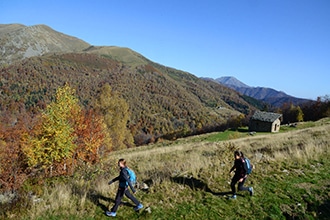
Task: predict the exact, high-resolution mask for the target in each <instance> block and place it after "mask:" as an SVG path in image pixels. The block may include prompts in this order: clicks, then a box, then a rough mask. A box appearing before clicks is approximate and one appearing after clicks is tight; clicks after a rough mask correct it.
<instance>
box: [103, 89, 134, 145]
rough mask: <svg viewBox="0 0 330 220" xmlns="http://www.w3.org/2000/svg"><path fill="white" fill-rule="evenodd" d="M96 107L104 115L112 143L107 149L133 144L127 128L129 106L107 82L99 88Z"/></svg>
mask: <svg viewBox="0 0 330 220" xmlns="http://www.w3.org/2000/svg"><path fill="white" fill-rule="evenodd" d="M98 109H99V111H100V112H101V113H102V115H103V116H104V122H105V124H106V127H107V132H108V134H109V135H110V137H111V142H112V145H111V146H109V148H108V149H113V150H117V149H123V148H127V147H130V146H132V145H133V137H132V134H131V133H130V131H129V130H128V128H127V122H128V118H129V106H128V104H127V103H126V101H125V100H124V99H122V98H120V97H119V96H118V94H116V93H115V92H113V91H112V89H111V86H110V85H109V84H105V85H104V86H103V87H102V89H101V94H100V97H99V100H98Z"/></svg>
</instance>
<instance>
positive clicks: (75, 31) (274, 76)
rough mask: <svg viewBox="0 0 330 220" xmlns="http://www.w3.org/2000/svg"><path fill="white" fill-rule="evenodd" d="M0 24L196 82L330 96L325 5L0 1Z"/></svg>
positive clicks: (210, 0) (295, 0) (208, 0)
mask: <svg viewBox="0 0 330 220" xmlns="http://www.w3.org/2000/svg"><path fill="white" fill-rule="evenodd" d="M0 9H1V13H0V23H1V24H9V23H20V24H24V25H27V26H30V25H36V24H45V25H48V26H50V27H51V28H53V29H55V30H57V31H59V32H62V33H65V34H68V35H72V36H75V37H78V38H80V39H82V40H84V41H86V42H88V43H90V44H92V45H97V46H101V45H102V46H122V47H128V48H131V49H133V50H135V51H136V52H138V53H140V54H142V55H143V56H145V57H147V58H148V59H150V60H152V61H155V62H157V63H160V64H163V65H166V66H170V67H174V68H176V69H180V70H184V71H187V72H189V73H191V74H193V75H195V76H198V77H211V78H218V77H222V76H234V77H236V78H237V79H238V80H240V81H242V82H243V83H245V84H247V85H250V86H263V87H270V88H274V89H276V90H280V91H284V92H285V93H287V94H289V95H293V96H296V97H300V98H310V99H316V97H318V96H325V95H330V0H198V1H197V0H143V1H142V0H94V1H83V0H80V1H74V0H72V1H70V0H56V1H55V0H54V1H51V0H48V1H47V0H42V1H38V0H0Z"/></svg>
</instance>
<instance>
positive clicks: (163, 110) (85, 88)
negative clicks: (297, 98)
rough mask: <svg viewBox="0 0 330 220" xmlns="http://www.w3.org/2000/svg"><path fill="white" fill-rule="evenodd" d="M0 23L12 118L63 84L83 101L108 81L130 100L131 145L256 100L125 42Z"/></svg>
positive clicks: (88, 104) (224, 115) (249, 107)
mask: <svg viewBox="0 0 330 220" xmlns="http://www.w3.org/2000/svg"><path fill="white" fill-rule="evenodd" d="M0 27H1V35H0V47H1V48H2V49H1V51H2V56H1V58H0V63H2V64H3V65H2V67H1V66H0V76H1V81H0V117H2V118H12V120H11V121H12V122H13V123H15V117H16V116H17V114H20V113H22V112H23V113H24V112H27V113H28V114H29V113H30V114H34V113H35V112H37V111H38V109H40V108H41V109H42V108H44V106H45V105H47V104H48V103H50V101H51V100H52V99H53V97H54V94H55V91H56V89H57V88H58V87H60V86H63V85H64V84H65V83H68V84H69V85H70V86H71V87H73V88H74V89H75V90H76V93H77V96H78V97H79V100H80V102H81V103H82V105H83V106H84V107H85V108H94V106H96V101H97V99H98V97H99V96H100V91H101V88H102V86H103V85H104V84H106V83H108V84H110V86H111V88H112V90H113V92H115V93H117V94H119V95H120V96H121V97H122V98H124V99H125V101H126V102H127V104H128V105H129V110H130V119H129V122H128V125H127V126H128V128H129V129H130V130H131V132H132V134H133V136H134V139H135V142H136V144H144V143H147V142H150V141H152V140H154V139H157V138H159V137H161V138H174V137H180V136H184V135H189V134H194V133H203V132H209V131H214V130H219V129H223V128H225V127H226V126H227V124H228V121H233V119H235V117H236V116H238V115H240V114H242V113H244V114H248V113H249V112H251V111H254V110H255V109H256V107H255V106H256V105H255V101H256V100H251V98H248V97H247V96H244V95H241V94H239V93H238V92H236V91H234V90H232V89H230V88H227V87H225V86H222V85H220V84H219V83H216V82H210V81H205V80H202V79H200V78H198V77H196V76H194V75H192V74H190V73H188V72H184V71H180V70H176V69H173V68H171V67H166V66H163V65H161V64H158V63H154V62H152V61H151V60H148V59H147V58H145V57H144V56H143V55H141V54H139V53H137V52H135V51H133V50H131V49H129V48H121V47H114V46H103V47H96V46H92V45H89V44H88V43H85V42H84V41H82V40H79V39H78V38H75V37H71V36H67V35H64V34H62V33H59V32H56V31H54V30H52V29H51V28H49V27H47V26H45V25H37V26H31V27H25V26H23V25H1V26H0ZM20 48H21V49H20ZM31 51H32V52H31ZM4 63H5V64H4ZM220 107H221V108H220Z"/></svg>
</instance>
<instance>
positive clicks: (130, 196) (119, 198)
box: [111, 187, 140, 212]
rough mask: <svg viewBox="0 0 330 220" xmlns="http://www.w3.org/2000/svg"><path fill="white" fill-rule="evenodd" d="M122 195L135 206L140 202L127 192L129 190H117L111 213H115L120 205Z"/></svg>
mask: <svg viewBox="0 0 330 220" xmlns="http://www.w3.org/2000/svg"><path fill="white" fill-rule="evenodd" d="M124 195H125V196H126V197H127V198H129V199H130V200H131V201H132V202H133V203H134V204H135V205H139V204H140V202H139V200H137V199H136V198H135V197H134V196H133V195H132V194H131V193H130V191H129V189H128V188H127V187H126V188H118V191H117V194H116V198H115V204H114V206H113V207H112V208H111V212H117V209H118V207H119V205H120V203H121V200H122V199H123V197H124Z"/></svg>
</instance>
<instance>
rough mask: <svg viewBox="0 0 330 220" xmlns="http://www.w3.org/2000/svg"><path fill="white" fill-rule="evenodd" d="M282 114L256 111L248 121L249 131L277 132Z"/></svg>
mask: <svg viewBox="0 0 330 220" xmlns="http://www.w3.org/2000/svg"><path fill="white" fill-rule="evenodd" d="M281 120H282V114H278V113H273V112H262V111H256V112H255V113H254V114H253V116H252V117H251V119H250V123H249V130H250V131H259V132H278V131H279V130H280V126H281Z"/></svg>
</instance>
